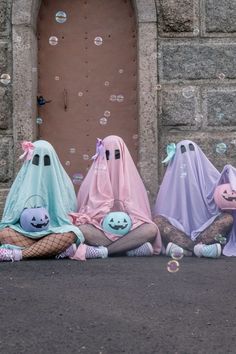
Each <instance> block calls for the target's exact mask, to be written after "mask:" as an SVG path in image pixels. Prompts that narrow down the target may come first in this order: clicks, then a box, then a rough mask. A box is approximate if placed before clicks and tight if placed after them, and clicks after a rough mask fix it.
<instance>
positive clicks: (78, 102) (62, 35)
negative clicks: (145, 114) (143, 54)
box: [37, 0, 138, 186]
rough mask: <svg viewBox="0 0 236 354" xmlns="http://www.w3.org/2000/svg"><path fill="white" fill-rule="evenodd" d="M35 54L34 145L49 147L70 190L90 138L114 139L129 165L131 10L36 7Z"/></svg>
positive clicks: (133, 120)
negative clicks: (41, 143)
mask: <svg viewBox="0 0 236 354" xmlns="http://www.w3.org/2000/svg"><path fill="white" fill-rule="evenodd" d="M38 46H39V63H38V64H39V89H38V102H39V104H38V118H37V121H38V137H39V138H40V139H45V140H48V141H49V142H51V143H52V145H53V146H54V147H55V149H56V151H57V152H58V155H59V158H60V160H61V162H62V164H63V165H64V167H65V169H66V171H67V172H68V174H69V175H70V176H71V178H72V180H73V181H74V184H75V186H76V185H77V186H79V184H80V182H81V180H82V179H83V177H84V176H85V174H86V172H87V170H88V168H89V166H90V165H91V156H93V154H94V153H95V144H96V138H97V137H98V138H104V137H106V136H107V135H110V134H115V135H119V136H121V137H122V138H123V139H124V141H125V142H126V144H127V146H128V148H129V150H130V152H131V154H132V156H133V158H134V161H135V162H137V151H138V146H137V144H138V122H137V97H136V95H137V92H136V88H137V53H136V27H135V17H134V10H133V8H132V5H131V2H130V1H125V0H87V1H82V0H73V1H69V0H63V1H62V0H50V1H49V0H47V1H45V0H44V1H42V5H41V9H40V13H39V18H38ZM40 96H41V97H40ZM45 101H50V102H48V103H45ZM44 103H45V104H44Z"/></svg>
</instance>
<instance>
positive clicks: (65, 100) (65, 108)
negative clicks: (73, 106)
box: [63, 89, 68, 111]
mask: <svg viewBox="0 0 236 354" xmlns="http://www.w3.org/2000/svg"><path fill="white" fill-rule="evenodd" d="M63 96H64V110H65V111H67V108H68V92H67V90H66V89H64V91H63Z"/></svg>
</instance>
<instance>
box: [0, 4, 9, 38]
mask: <svg viewBox="0 0 236 354" xmlns="http://www.w3.org/2000/svg"><path fill="white" fill-rule="evenodd" d="M10 9H11V0H1V1H0V33H4V32H6V30H7V29H9V30H10V23H11V19H10Z"/></svg>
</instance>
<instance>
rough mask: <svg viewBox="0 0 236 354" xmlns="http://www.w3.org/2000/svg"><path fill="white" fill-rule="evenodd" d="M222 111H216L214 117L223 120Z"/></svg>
mask: <svg viewBox="0 0 236 354" xmlns="http://www.w3.org/2000/svg"><path fill="white" fill-rule="evenodd" d="M224 116H225V115H224V113H222V112H217V114H216V118H217V120H219V121H221V120H223V119H224Z"/></svg>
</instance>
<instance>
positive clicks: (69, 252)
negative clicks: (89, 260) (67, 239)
mask: <svg viewBox="0 0 236 354" xmlns="http://www.w3.org/2000/svg"><path fill="white" fill-rule="evenodd" d="M75 251H76V244H75V243H72V245H70V247H68V248H67V249H66V250H65V251H64V252H61V253H60V254H58V255H57V256H56V257H55V258H56V259H62V258H69V257H73V256H74V254H75Z"/></svg>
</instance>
